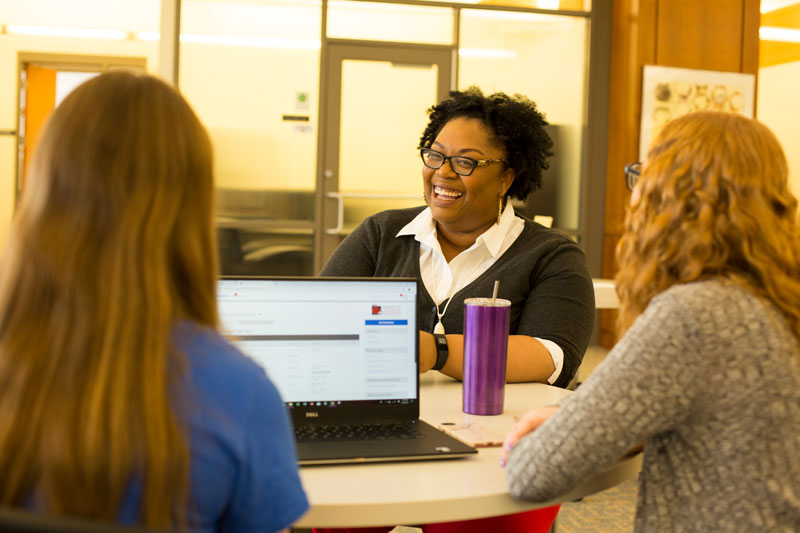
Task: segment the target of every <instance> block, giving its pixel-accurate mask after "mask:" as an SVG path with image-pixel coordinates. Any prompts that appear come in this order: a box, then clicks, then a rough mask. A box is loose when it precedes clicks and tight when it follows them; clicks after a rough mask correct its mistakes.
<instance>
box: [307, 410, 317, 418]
mask: <svg viewBox="0 0 800 533" xmlns="http://www.w3.org/2000/svg"><path fill="white" fill-rule="evenodd" d="M306 418H319V413H318V412H316V411H306Z"/></svg>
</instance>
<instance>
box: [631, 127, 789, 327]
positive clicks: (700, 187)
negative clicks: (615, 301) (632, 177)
mask: <svg viewBox="0 0 800 533" xmlns="http://www.w3.org/2000/svg"><path fill="white" fill-rule="evenodd" d="M787 175H788V169H787V163H786V157H785V156H784V154H783V150H782V149H781V147H780V144H779V143H778V141H777V139H776V138H775V136H774V135H773V134H772V132H770V131H769V129H768V128H767V127H766V126H764V125H763V124H760V123H759V122H756V121H755V120H751V119H748V118H745V117H742V116H740V115H736V114H733V113H721V112H707V111H706V112H698V113H692V114H689V115H684V116H682V117H679V118H677V119H675V120H673V121H672V122H670V123H668V124H667V125H666V126H665V127H664V128H663V129H662V130H661V132H660V133H659V134H658V136H657V137H656V139H655V141H654V142H653V144H652V145H651V147H650V151H649V152H648V154H647V161H646V163H645V164H644V167H643V169H642V175H641V178H640V179H639V183H638V184H637V188H638V191H637V192H638V193H639V198H638V199H637V200H635V201H634V202H633V204H632V205H631V206H630V208H629V210H628V213H627V215H626V217H625V230H624V233H623V236H622V239H621V240H620V242H619V245H618V246H617V262H618V264H619V272H618V273H617V276H616V285H617V292H618V293H619V297H620V304H621V305H620V314H619V329H620V333H624V332H625V331H626V330H627V329H628V328H629V327H630V326H631V325H632V324H633V322H634V321H635V320H636V317H638V316H639V315H640V314H641V313H642V312H643V311H644V310H645V308H646V307H647V305H648V303H649V302H650V300H651V299H652V298H653V297H655V296H656V295H657V294H659V293H661V292H663V291H665V290H667V289H668V288H669V287H671V286H672V285H676V284H682V283H689V282H692V281H697V280H703V279H708V278H723V279H726V280H728V281H730V282H732V283H735V284H737V285H740V286H743V287H745V288H747V289H749V290H750V291H751V292H753V293H754V294H756V295H758V296H760V297H763V298H766V299H768V300H769V301H771V302H772V303H773V304H774V305H775V306H776V307H777V308H778V309H779V310H780V311H781V313H782V314H783V315H784V316H785V317H786V320H787V322H788V323H789V326H790V327H791V329H792V330H793V331H794V333H795V335H796V336H798V337H800V230H798V220H797V200H796V199H795V197H794V196H793V195H792V194H791V192H790V191H789V189H788V184H787Z"/></svg>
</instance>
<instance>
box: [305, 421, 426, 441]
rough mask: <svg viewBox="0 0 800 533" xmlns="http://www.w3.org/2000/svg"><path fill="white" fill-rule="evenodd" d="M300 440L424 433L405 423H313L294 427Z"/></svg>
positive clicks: (413, 436)
mask: <svg viewBox="0 0 800 533" xmlns="http://www.w3.org/2000/svg"><path fill="white" fill-rule="evenodd" d="M294 434H295V437H296V439H297V441H298V442H314V441H317V442H318V441H348V440H358V441H362V440H387V439H421V438H423V437H424V435H422V433H420V432H419V431H417V430H416V429H414V428H410V427H408V426H406V425H404V424H398V423H388V424H387V423H384V424H341V425H338V424H337V425H312V426H299V427H296V428H294Z"/></svg>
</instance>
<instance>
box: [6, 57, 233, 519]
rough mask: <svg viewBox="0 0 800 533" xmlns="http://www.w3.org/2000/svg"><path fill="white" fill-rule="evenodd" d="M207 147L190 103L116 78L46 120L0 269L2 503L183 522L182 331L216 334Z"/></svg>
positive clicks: (83, 92) (142, 80)
mask: <svg viewBox="0 0 800 533" xmlns="http://www.w3.org/2000/svg"><path fill="white" fill-rule="evenodd" d="M212 197H213V183H212V160H211V146H210V142H209V138H208V135H207V133H206V131H205V129H204V128H203V126H202V125H201V124H200V121H199V120H198V119H197V117H196V115H195V114H194V112H193V111H192V110H191V108H190V107H189V105H188V104H187V103H186V101H185V100H184V99H183V98H182V97H181V96H180V94H178V93H177V92H176V91H175V90H174V89H172V88H171V87H169V86H168V85H166V84H165V83H163V82H161V81H159V80H158V79H156V78H153V77H150V76H143V75H136V74H131V73H127V72H122V71H117V72H111V73H106V74H102V75H100V76H98V77H96V78H93V79H91V80H89V81H87V82H86V83H84V84H83V85H81V86H80V87H78V88H77V89H75V91H73V92H72V93H71V94H70V95H69V96H67V98H66V99H65V100H64V101H63V102H62V103H61V105H59V106H58V107H57V108H56V109H55V110H54V112H53V114H52V115H51V117H50V118H49V120H48V122H47V124H46V126H45V129H44V131H43V133H42V136H41V138H40V141H39V144H38V146H37V147H36V150H35V156H34V160H33V163H32V167H31V173H30V175H29V178H28V183H27V187H26V189H25V191H24V193H23V195H22V200H21V204H20V207H19V210H18V212H17V215H16V218H15V220H14V225H13V228H12V232H11V235H10V237H9V245H8V249H7V251H6V254H5V256H4V258H3V263H2V265H0V428H2V429H1V430H0V471H2V472H3V473H4V474H3V476H2V477H3V479H2V480H0V504H5V505H12V506H14V505H23V504H26V503H28V502H30V501H31V500H30V499H31V498H34V501H36V502H37V507H40V508H42V509H45V510H47V511H48V512H51V513H54V514H66V515H72V516H79V517H87V518H96V519H104V520H109V521H113V520H114V519H115V518H116V517H117V516H118V515H117V512H118V509H117V507H118V505H119V502H120V501H121V499H122V497H123V495H124V493H125V491H126V490H128V487H129V485H130V483H131V480H132V479H137V480H139V482H140V488H141V494H142V498H141V522H142V523H144V524H146V525H148V526H151V527H159V528H165V529H167V528H169V529H172V527H173V526H175V525H176V524H178V525H180V523H181V522H182V521H183V520H185V509H186V501H187V498H188V495H187V483H188V481H187V479H188V462H189V453H188V446H187V444H186V438H187V436H186V429H185V427H183V424H182V420H181V418H182V417H181V416H180V414H176V413H177V412H178V411H177V409H176V405H175V401H174V400H175V398H181V397H182V396H181V394H180V383H181V381H180V376H181V372H182V371H183V369H184V368H185V365H184V363H185V361H184V359H183V357H182V355H181V354H179V353H177V352H176V351H175V350H174V348H173V346H172V334H173V327H174V325H175V322H176V320H179V319H187V320H189V321H192V322H195V323H200V324H204V325H207V326H212V327H213V326H215V325H216V323H217V318H216V316H217V315H216V304H215V297H214V294H215V284H216V274H217V268H216V261H217V258H216V248H215V242H214V236H213V235H214V234H213V232H212Z"/></svg>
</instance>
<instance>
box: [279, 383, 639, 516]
mask: <svg viewBox="0 0 800 533" xmlns="http://www.w3.org/2000/svg"><path fill="white" fill-rule="evenodd" d="M567 394H570V391H567V390H564V389H559V388H555V387H551V386H548V385H542V384H540V383H520V384H509V385H507V386H506V396H505V410H504V413H503V414H502V415H498V416H475V415H465V414H464V413H463V412H462V411H461V383H460V382H458V381H455V380H452V379H450V378H448V377H446V376H442V375H441V374H439V373H438V372H429V373H428V374H426V375H424V376H422V379H421V384H420V401H421V417H420V418H422V419H423V420H425V421H426V422H428V423H430V424H432V425H434V426H438V425H439V424H441V423H442V422H461V421H464V420H468V421H476V422H477V423H478V424H480V425H482V426H483V427H486V428H488V429H491V430H493V431H495V432H497V433H499V434H501V435H505V433H506V432H507V430H508V428H509V427H510V426H511V425H512V424H513V423H514V420H515V417H518V416H521V415H523V414H524V413H526V412H527V411H528V410H530V409H532V408H534V407H540V406H544V405H549V404H552V403H555V402H557V401H558V400H559V399H561V398H563V397H564V396H565V395H567ZM499 463H500V448H479V452H478V454H477V455H474V456H471V457H467V458H461V459H446V460H432V461H415V462H397V463H378V464H374V463H373V464H367V463H363V464H357V465H335V466H307V467H302V468H301V469H300V476H301V478H302V481H303V486H304V487H305V490H306V493H307V495H308V498H309V500H310V503H311V508H310V510H309V511H308V513H306V514H305V515H304V516H303V517H302V518H301V519H300V520H299V521H298V522H297V523H296V524H295V525H294V527H301V528H302V527H369V526H394V525H413V524H426V523H435V522H447V521H454V520H469V519H473V518H484V517H488V516H499V515H504V514H511V513H516V512H520V511H526V510H530V509H536V508H538V507H546V506H548V505H552V504H553V503H557V502H559V501H570V500H575V499H578V498H582V497H584V496H588V495H590V494H593V493H595V492H599V491H602V490H605V489H607V488H609V487H612V486H614V485H616V484H618V483H621V482H622V481H625V480H627V479H630V478H632V477H634V476H635V475H636V474H637V473H638V472H639V469H640V467H641V455H636V456H633V457H627V458H624V459H622V460H620V461H619V462H618V463H617V464H615V465H614V466H612V467H611V468H609V469H608V470H606V471H605V472H603V473H602V474H600V475H599V476H597V477H596V478H594V479H588V480H586V481H585V482H583V483H581V484H580V485H579V486H578V487H576V488H575V489H574V490H572V491H571V492H569V493H567V494H564V495H563V496H562V497H561V498H559V499H558V500H554V501H550V502H543V503H527V502H520V501H516V500H514V499H512V498H511V496H509V494H508V488H507V486H506V480H505V471H504V470H503V469H502V468H500V464H499Z"/></svg>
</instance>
